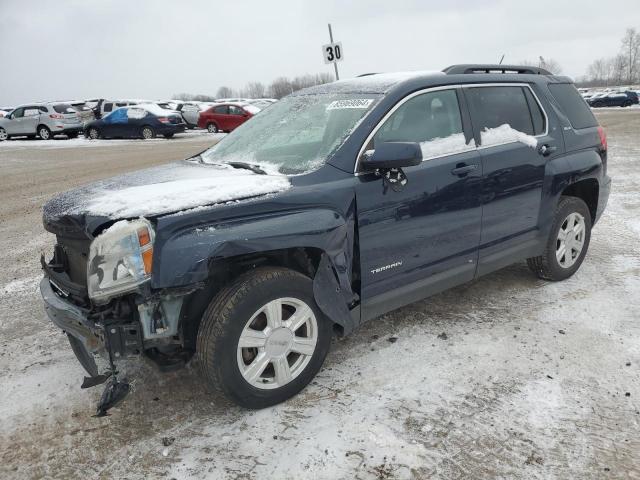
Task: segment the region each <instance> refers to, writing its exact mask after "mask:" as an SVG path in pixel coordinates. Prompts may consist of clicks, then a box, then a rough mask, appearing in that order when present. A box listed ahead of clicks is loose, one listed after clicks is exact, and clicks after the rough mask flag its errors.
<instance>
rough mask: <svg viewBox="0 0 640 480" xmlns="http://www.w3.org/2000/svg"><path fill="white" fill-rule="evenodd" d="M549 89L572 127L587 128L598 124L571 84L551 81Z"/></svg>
mask: <svg viewBox="0 0 640 480" xmlns="http://www.w3.org/2000/svg"><path fill="white" fill-rule="evenodd" d="M549 91H550V92H551V94H552V95H553V98H555V99H556V101H557V102H558V104H559V105H560V108H561V109H562V112H563V113H564V114H565V115H566V116H567V118H568V119H569V122H571V126H572V127H573V128H576V129H580V128H589V127H595V126H597V125H598V121H597V120H596V117H594V116H593V113H591V109H590V108H589V105H587V102H585V101H584V99H583V98H582V96H581V95H580V93H578V90H576V87H574V86H573V84H571V83H552V84H550V85H549Z"/></svg>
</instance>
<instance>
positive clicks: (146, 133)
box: [140, 125, 156, 140]
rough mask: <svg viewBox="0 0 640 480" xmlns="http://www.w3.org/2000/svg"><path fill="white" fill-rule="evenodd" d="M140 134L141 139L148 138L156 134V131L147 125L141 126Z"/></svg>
mask: <svg viewBox="0 0 640 480" xmlns="http://www.w3.org/2000/svg"><path fill="white" fill-rule="evenodd" d="M140 133H141V135H142V139H143V140H150V139H152V138H154V137H155V136H156V132H155V131H154V130H153V128H151V127H150V126H149V125H145V126H144V127H142V130H141V132H140Z"/></svg>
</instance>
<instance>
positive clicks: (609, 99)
mask: <svg viewBox="0 0 640 480" xmlns="http://www.w3.org/2000/svg"><path fill="white" fill-rule="evenodd" d="M587 103H588V104H589V106H591V107H593V108H599V107H630V106H631V105H637V104H638V94H637V93H636V92H633V91H631V90H628V91H626V92H612V93H607V94H606V95H598V96H596V97H592V98H589V99H587Z"/></svg>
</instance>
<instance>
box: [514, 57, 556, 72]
mask: <svg viewBox="0 0 640 480" xmlns="http://www.w3.org/2000/svg"><path fill="white" fill-rule="evenodd" d="M520 64H521V65H528V66H530V67H538V68H544V69H545V70H548V71H549V72H551V73H552V74H553V75H560V74H561V73H562V67H561V66H560V63H559V62H558V61H557V60H554V59H553V58H544V57H539V60H538V61H537V62H535V61H532V60H523V61H522V62H520Z"/></svg>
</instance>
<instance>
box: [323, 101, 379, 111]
mask: <svg viewBox="0 0 640 480" xmlns="http://www.w3.org/2000/svg"><path fill="white" fill-rule="evenodd" d="M372 103H373V99H372V98H351V99H349V100H334V101H333V102H331V103H330V104H329V105H328V106H327V110H338V109H340V108H369V105H371V104H372Z"/></svg>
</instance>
